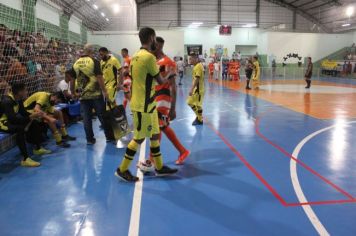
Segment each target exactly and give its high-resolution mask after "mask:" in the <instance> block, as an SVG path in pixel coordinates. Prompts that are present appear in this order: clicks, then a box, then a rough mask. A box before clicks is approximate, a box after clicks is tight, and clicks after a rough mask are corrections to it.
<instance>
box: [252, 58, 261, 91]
mask: <svg viewBox="0 0 356 236" xmlns="http://www.w3.org/2000/svg"><path fill="white" fill-rule="evenodd" d="M252 62H253V74H252V87H253V88H254V89H259V87H260V79H261V78H260V77H261V68H260V63H259V62H258V57H257V56H253V58H252Z"/></svg>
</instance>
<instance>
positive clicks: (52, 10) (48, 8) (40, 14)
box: [36, 1, 60, 26]
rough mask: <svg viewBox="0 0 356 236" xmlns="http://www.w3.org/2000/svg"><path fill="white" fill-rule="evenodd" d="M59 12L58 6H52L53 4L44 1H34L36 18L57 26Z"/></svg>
mask: <svg viewBox="0 0 356 236" xmlns="http://www.w3.org/2000/svg"><path fill="white" fill-rule="evenodd" d="M59 13H60V8H59V7H58V6H56V7H54V4H51V5H49V4H48V3H46V2H44V1H43V2H42V1H37V3H36V18H39V19H41V20H44V21H47V22H49V23H51V24H54V25H57V26H59Z"/></svg>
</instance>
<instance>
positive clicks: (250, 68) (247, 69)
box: [245, 60, 253, 90]
mask: <svg viewBox="0 0 356 236" xmlns="http://www.w3.org/2000/svg"><path fill="white" fill-rule="evenodd" d="M252 72H253V64H252V61H251V60H247V62H246V65H245V74H246V89H247V90H251V87H250V81H251V76H252Z"/></svg>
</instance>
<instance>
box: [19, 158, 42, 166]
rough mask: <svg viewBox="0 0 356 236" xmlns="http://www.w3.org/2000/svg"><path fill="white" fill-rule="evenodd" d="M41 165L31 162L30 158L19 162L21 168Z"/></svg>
mask: <svg viewBox="0 0 356 236" xmlns="http://www.w3.org/2000/svg"><path fill="white" fill-rule="evenodd" d="M40 165H41V163H39V162H37V161H34V160H32V159H31V158H29V157H27V158H26V160H22V161H21V166H23V167H39V166H40Z"/></svg>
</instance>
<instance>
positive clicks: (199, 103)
mask: <svg viewBox="0 0 356 236" xmlns="http://www.w3.org/2000/svg"><path fill="white" fill-rule="evenodd" d="M190 64H192V65H194V67H193V73H192V79H193V85H192V87H191V89H190V92H189V97H188V99H187V103H188V105H189V106H190V107H191V108H192V110H193V111H194V113H195V115H196V119H195V120H194V122H193V124H192V125H202V124H203V99H204V92H205V89H204V67H203V65H202V64H201V63H200V61H199V57H198V55H197V54H194V53H193V54H191V55H190Z"/></svg>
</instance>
